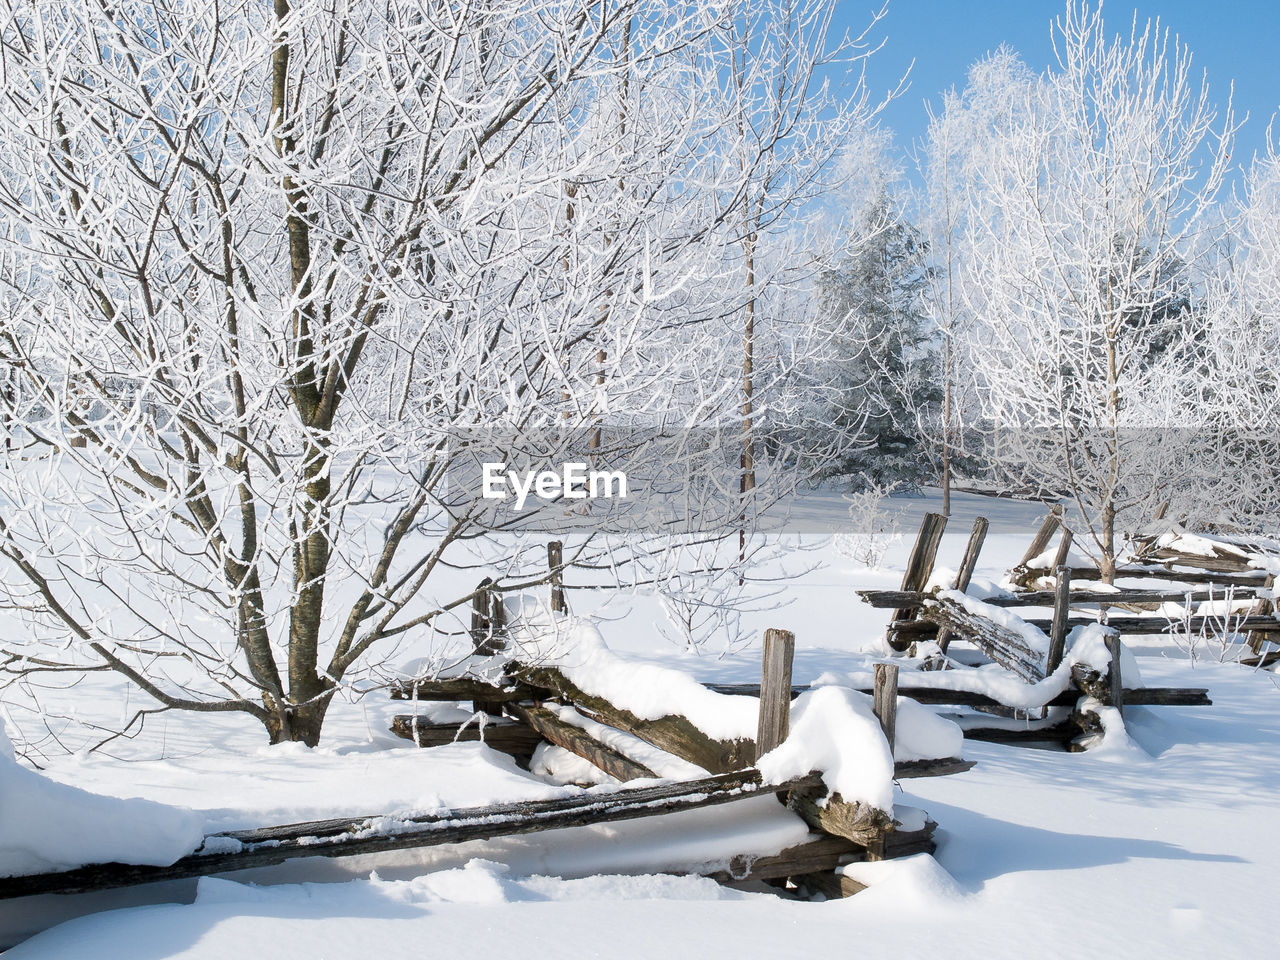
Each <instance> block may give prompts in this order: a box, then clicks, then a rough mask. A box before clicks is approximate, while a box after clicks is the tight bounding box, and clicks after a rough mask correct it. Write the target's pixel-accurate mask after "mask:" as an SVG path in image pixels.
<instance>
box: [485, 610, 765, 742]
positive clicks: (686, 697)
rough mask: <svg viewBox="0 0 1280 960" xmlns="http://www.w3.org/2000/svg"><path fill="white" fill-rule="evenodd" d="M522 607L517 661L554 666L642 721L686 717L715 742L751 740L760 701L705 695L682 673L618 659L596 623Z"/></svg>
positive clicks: (515, 623)
mask: <svg viewBox="0 0 1280 960" xmlns="http://www.w3.org/2000/svg"><path fill="white" fill-rule="evenodd" d="M541 612H542V608H541V607H540V606H539V605H536V604H529V603H525V604H524V605H523V606H518V607H515V608H514V609H512V611H511V614H512V615H514V616H519V618H520V619H518V620H516V619H513V620H511V621H510V623H511V630H512V637H513V644H514V647H515V656H516V657H517V659H519V660H521V661H522V662H524V663H533V664H539V665H543V666H554V667H558V668H559V669H560V671H561V672H562V673H563V674H564V675H565V677H567V678H568V679H569V680H570V681H571V682H572V683H573V684H574V685H575V686H577V687H578V688H579V689H580V690H583V691H585V692H587V693H591V694H594V695H596V696H599V697H603V698H604V699H606V700H608V701H609V702H610V703H612V704H613V705H614V706H617V707H621V708H622V709H624V710H627V711H630V712H631V713H633V714H635V716H637V717H639V718H640V719H642V720H658V719H661V718H662V717H667V716H673V715H676V714H679V715H682V716H685V717H688V718H689V720H690V721H691V722H692V723H693V725H694V726H696V727H697V728H698V729H700V730H702V731H703V732H704V733H706V734H707V735H708V736H710V737H712V738H713V739H715V740H736V739H744V738H751V737H754V736H755V734H756V726H757V723H758V720H759V700H757V699H756V698H755V697H739V696H729V695H726V694H722V693H715V692H714V691H711V690H708V689H707V688H706V687H704V686H703V685H702V684H701V683H699V682H698V681H697V680H695V679H694V678H692V677H691V676H689V675H688V674H686V673H683V672H682V671H680V670H674V669H672V668H670V667H663V666H658V665H657V664H653V663H639V662H636V661H634V660H631V659H628V658H625V657H621V656H619V655H618V654H616V653H614V652H613V651H612V650H610V649H609V647H608V646H607V645H606V644H605V642H604V638H603V637H602V636H601V635H600V630H599V628H598V627H597V626H596V624H595V623H593V622H591V621H590V620H586V619H583V618H569V617H564V618H559V617H554V616H546V615H541Z"/></svg>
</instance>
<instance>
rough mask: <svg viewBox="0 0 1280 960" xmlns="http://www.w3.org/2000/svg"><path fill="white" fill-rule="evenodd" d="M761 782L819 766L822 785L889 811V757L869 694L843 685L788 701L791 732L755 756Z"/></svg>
mask: <svg viewBox="0 0 1280 960" xmlns="http://www.w3.org/2000/svg"><path fill="white" fill-rule="evenodd" d="M756 766H757V767H758V768H759V769H760V773H761V774H762V775H763V776H764V779H765V782H766V783H781V782H782V781H784V780H788V779H790V778H791V777H800V776H803V775H804V774H806V773H808V772H809V771H810V770H820V771H821V772H822V780H823V782H824V783H825V784H826V785H827V789H828V790H830V791H831V792H832V793H838V794H840V796H841V797H842V798H843V799H845V800H849V801H858V802H861V803H865V804H868V805H870V806H873V807H875V808H877V809H878V810H884V811H886V812H890V811H892V810H893V757H891V756H890V755H889V744H888V742H887V741H886V740H885V738H884V734H883V733H882V732H881V731H880V721H878V720H877V719H876V716H875V714H874V713H873V712H872V709H871V698H870V697H868V696H867V695H866V694H864V693H860V692H858V691H856V690H848V689H845V688H844V687H819V688H817V689H816V690H810V691H809V692H808V693H805V694H803V695H802V696H801V697H800V698H799V699H798V700H796V701H795V702H794V703H793V704H792V705H791V733H790V735H789V736H788V737H787V739H786V740H784V741H783V742H782V743H781V744H779V745H778V746H777V747H775V748H774V749H773V750H770V751H769V752H768V753H766V754H765V755H764V756H763V757H761V758H760V760H759V762H758V763H757V764H756Z"/></svg>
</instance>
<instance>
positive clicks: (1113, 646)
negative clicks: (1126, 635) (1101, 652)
mask: <svg viewBox="0 0 1280 960" xmlns="http://www.w3.org/2000/svg"><path fill="white" fill-rule="evenodd" d="M1102 642H1103V643H1105V644H1106V645H1107V652H1108V653H1110V654H1111V663H1110V665H1108V667H1107V680H1108V685H1109V687H1110V690H1109V693H1110V695H1111V706H1113V707H1115V708H1116V709H1117V710H1118V711H1120V713H1121V714H1123V713H1124V678H1123V676H1122V673H1123V671H1122V669H1121V666H1122V663H1123V659H1122V657H1121V652H1122V651H1123V650H1124V646H1123V644H1122V643H1121V642H1120V634H1118V633H1111V632H1110V631H1108V632H1107V635H1106V636H1105V637H1103V638H1102Z"/></svg>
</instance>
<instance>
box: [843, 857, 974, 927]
mask: <svg viewBox="0 0 1280 960" xmlns="http://www.w3.org/2000/svg"><path fill="white" fill-rule="evenodd" d="M840 872H841V873H842V874H844V875H845V876H846V877H849V878H850V879H852V880H856V881H858V883H861V884H864V885H865V886H866V887H867V888H868V889H866V890H864V891H862V893H860V894H858V898H857V899H858V906H859V907H861V908H864V909H865V908H867V907H868V906H871V905H872V904H871V903H870V902H871V901H875V902H878V903H880V904H881V905H884V906H889V907H891V908H892V909H893V911H894V912H895V913H902V914H906V915H911V914H914V913H917V912H925V911H929V910H931V909H936V908H938V907H952V906H954V905H955V904H956V902H957V901H960V900H963V899H964V897H965V894H964V891H963V890H961V889H960V886H959V885H958V884H957V883H956V881H955V879H954V878H953V877H952V876H951V874H949V873H947V871H946V870H944V869H943V868H942V866H941V865H940V864H939V863H938V861H937V860H935V859H933V857H932V856H931V855H930V854H927V853H918V854H916V855H915V856H912V857H903V858H901V859H899V860H879V861H868V862H866V863H851V864H849V865H848V866H845V867H841V868H840Z"/></svg>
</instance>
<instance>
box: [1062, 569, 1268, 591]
mask: <svg viewBox="0 0 1280 960" xmlns="http://www.w3.org/2000/svg"><path fill="white" fill-rule="evenodd" d="M1266 578H1267V574H1266V571H1264V570H1257V571H1254V572H1249V573H1214V572H1210V571H1208V570H1176V569H1174V568H1173V567H1172V565H1165V566H1154V565H1146V566H1132V565H1126V566H1122V567H1117V568H1116V579H1117V580H1170V581H1173V582H1174V583H1214V584H1217V585H1218V586H1238V587H1253V586H1262V585H1263V583H1264V582H1265V581H1266ZM1071 579H1072V580H1101V579H1102V572H1101V571H1100V570H1099V569H1098V568H1097V567H1072V568H1071Z"/></svg>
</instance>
